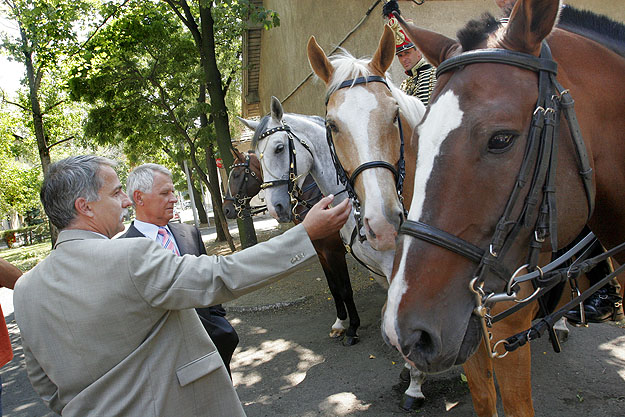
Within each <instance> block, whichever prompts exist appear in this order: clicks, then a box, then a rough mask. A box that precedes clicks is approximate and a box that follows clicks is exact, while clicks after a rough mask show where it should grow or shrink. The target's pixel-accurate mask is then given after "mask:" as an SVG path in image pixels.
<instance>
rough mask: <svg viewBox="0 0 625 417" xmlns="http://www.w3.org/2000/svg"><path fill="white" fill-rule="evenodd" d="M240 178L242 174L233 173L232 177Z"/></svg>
mask: <svg viewBox="0 0 625 417" xmlns="http://www.w3.org/2000/svg"><path fill="white" fill-rule="evenodd" d="M240 176H241V173H240V172H239V171H234V172H232V177H233V178H239V177H240Z"/></svg>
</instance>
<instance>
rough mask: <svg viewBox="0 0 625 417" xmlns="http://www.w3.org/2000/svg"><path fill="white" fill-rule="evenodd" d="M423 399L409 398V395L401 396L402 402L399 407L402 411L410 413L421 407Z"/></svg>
mask: <svg viewBox="0 0 625 417" xmlns="http://www.w3.org/2000/svg"><path fill="white" fill-rule="evenodd" d="M424 402H425V397H411V396H409V395H406V394H404V395H402V401H401V404H400V405H399V407H400V408H401V409H402V410H404V411H412V410H416V409H418V408H421V407H422V406H423V403H424Z"/></svg>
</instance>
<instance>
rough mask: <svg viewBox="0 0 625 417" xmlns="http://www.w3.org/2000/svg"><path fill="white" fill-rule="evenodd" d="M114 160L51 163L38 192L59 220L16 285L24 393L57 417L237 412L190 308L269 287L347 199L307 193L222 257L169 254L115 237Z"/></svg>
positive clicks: (310, 255) (120, 203)
mask: <svg viewBox="0 0 625 417" xmlns="http://www.w3.org/2000/svg"><path fill="white" fill-rule="evenodd" d="M113 165H114V164H113V163H112V162H111V161H110V160H108V159H105V158H101V157H97V156H89V155H88V156H76V157H71V158H67V159H64V160H62V161H59V162H57V163H55V164H52V165H51V166H50V168H49V171H48V173H47V175H46V177H45V179H44V182H43V185H42V189H41V200H42V202H43V206H44V209H45V211H46V214H47V215H48V217H49V218H50V220H51V221H52V223H53V224H54V225H55V226H56V227H58V228H59V229H60V233H59V236H58V240H57V242H56V245H55V248H54V250H53V251H52V252H51V253H50V255H49V256H48V257H47V258H46V259H44V260H43V261H42V262H40V263H39V264H38V265H37V266H36V267H35V268H33V269H32V270H31V271H30V272H28V273H27V274H25V275H23V276H22V277H21V278H20V279H19V280H18V281H17V284H16V286H15V292H14V307H15V319H16V321H17V324H18V326H19V328H20V332H21V337H22V345H23V348H24V356H25V359H26V369H27V372H28V376H29V378H30V381H31V383H32V385H33V387H34V388H35V391H37V393H38V394H39V395H40V396H41V397H42V398H43V400H44V402H45V403H46V404H47V405H48V406H49V407H50V408H51V409H52V410H53V411H55V412H57V413H59V414H62V415H63V416H81V417H83V416H142V417H167V416H176V417H186V416H244V415H245V412H244V411H243V407H242V406H241V402H240V401H239V398H238V396H237V394H236V392H235V390H234V387H233V386H232V383H231V381H230V378H229V376H228V372H227V371H226V368H225V366H224V364H223V361H222V360H221V358H220V356H219V354H218V352H217V349H216V348H215V345H214V344H213V343H212V341H211V340H210V338H209V337H208V335H207V334H206V331H204V328H203V327H202V324H201V323H200V319H199V318H198V316H197V314H196V313H195V312H194V311H193V310H192V308H195V307H208V306H211V305H215V304H219V303H222V302H225V301H228V300H231V299H233V298H236V297H238V296H241V295H243V294H246V293H249V292H252V291H254V290H255V289H257V288H259V287H262V286H264V285H268V284H270V283H272V282H274V281H276V280H278V279H280V278H282V277H284V276H285V275H287V274H288V273H290V272H293V271H294V270H296V269H299V268H301V267H302V266H304V265H306V264H307V262H306V261H308V260H312V259H314V257H315V250H314V248H313V246H312V243H311V242H310V240H311V239H313V240H314V239H319V238H322V237H324V236H327V235H328V234H330V233H336V231H338V229H339V228H340V227H341V226H342V225H343V224H344V223H345V221H346V220H347V217H348V216H349V212H350V210H351V207H350V206H349V204H346V203H341V204H339V205H337V206H336V207H334V208H329V209H328V208H327V207H328V205H329V204H330V203H331V201H332V196H328V197H326V198H324V199H322V200H321V201H320V202H319V203H317V204H316V205H315V206H314V207H313V208H312V209H311V210H310V212H309V213H308V215H307V216H306V219H305V220H304V222H303V223H302V224H301V225H298V226H295V227H294V228H292V229H290V230H289V231H287V232H285V233H283V234H282V235H280V236H278V237H275V238H273V239H271V240H269V241H267V242H263V243H259V244H257V245H255V246H253V247H251V248H248V249H245V250H243V251H240V252H237V253H235V254H233V255H230V256H206V255H204V256H199V257H195V256H189V255H186V256H176V255H175V254H174V253H172V252H171V251H167V250H163V248H162V247H161V245H159V244H158V243H156V242H154V241H152V240H151V239H143V238H141V239H115V240H110V238H111V237H113V236H115V235H116V234H117V233H119V232H121V231H122V230H123V229H124V226H123V223H122V219H123V214H124V211H125V209H126V208H127V207H129V206H130V205H131V202H130V200H129V199H128V196H126V194H125V193H124V191H123V190H122V186H121V184H120V182H119V178H118V177H117V174H116V173H115V171H114V170H113Z"/></svg>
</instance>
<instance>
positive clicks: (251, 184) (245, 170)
mask: <svg viewBox="0 0 625 417" xmlns="http://www.w3.org/2000/svg"><path fill="white" fill-rule="evenodd" d="M246 123H250V122H248V121H246ZM233 155H234V156H235V163H234V164H233V165H232V168H231V171H230V177H229V181H228V193H229V194H231V195H233V197H230V198H228V197H226V199H224V204H223V207H224V213H225V214H226V217H228V218H230V219H233V218H236V217H237V215H240V214H241V213H243V206H244V205H245V204H248V205H249V200H250V199H251V198H252V197H254V196H255V195H256V194H258V193H259V192H260V190H261V184H262V182H263V176H262V170H261V163H260V160H259V159H258V157H257V156H256V154H254V153H251V152H250V153H248V154H247V155H243V154H242V153H241V152H238V151H236V152H235V151H233ZM249 178H254V179H255V180H254V181H251V180H250V179H249ZM322 197H323V196H322V194H321V191H320V190H319V187H318V186H317V184H316V183H315V181H314V180H313V178H312V176H310V175H308V176H306V178H305V179H304V182H303V184H302V188H301V194H300V195H299V196H298V198H299V199H300V201H301V202H302V204H299V205H298V206H297V207H296V208H295V213H294V214H295V216H294V217H292V218H291V217H289V221H290V220H292V221H293V222H294V223H296V224H298V223H301V222H302V221H303V219H304V218H305V217H306V213H307V212H308V210H309V208H310V207H311V206H312V205H314V204H315V203H317V202H318V201H319V200H320V199H321V198H322ZM287 211H288V212H289V213H290V209H288V210H287ZM312 243H313V246H314V248H315V250H316V251H317V256H318V257H319V262H320V263H321V267H322V269H323V272H324V274H325V277H326V281H327V283H328V288H329V289H330V293H331V294H332V298H333V299H334V304H335V307H336V316H337V319H336V321H335V322H334V324H333V325H332V328H331V329H330V337H332V338H344V341H343V343H344V344H345V345H346V346H351V345H354V344H356V343H358V328H359V327H360V317H359V316H358V310H357V308H356V304H355V302H354V294H353V290H352V284H351V281H350V280H349V270H348V268H347V263H346V261H345V253H346V252H345V246H344V245H343V241H342V240H341V237H340V235H339V234H338V233H337V234H336V235H333V236H329V237H327V238H325V239H319V240H315V241H313V242H312ZM348 317H349V325H347V319H348Z"/></svg>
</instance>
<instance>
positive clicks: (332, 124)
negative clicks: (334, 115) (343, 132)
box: [326, 120, 339, 133]
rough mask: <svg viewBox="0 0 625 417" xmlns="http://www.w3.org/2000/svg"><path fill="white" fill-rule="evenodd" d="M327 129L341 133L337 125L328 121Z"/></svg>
mask: <svg viewBox="0 0 625 417" xmlns="http://www.w3.org/2000/svg"><path fill="white" fill-rule="evenodd" d="M326 129H330V131H331V132H332V133H337V132H338V131H339V129H338V127H336V124H335V123H334V122H333V121H331V120H326Z"/></svg>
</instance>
